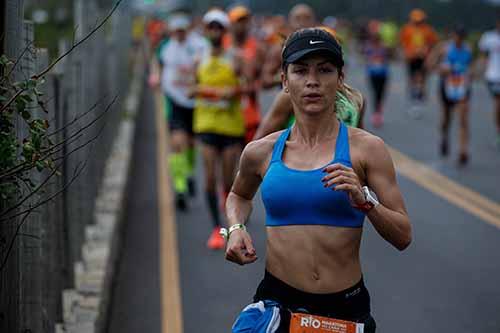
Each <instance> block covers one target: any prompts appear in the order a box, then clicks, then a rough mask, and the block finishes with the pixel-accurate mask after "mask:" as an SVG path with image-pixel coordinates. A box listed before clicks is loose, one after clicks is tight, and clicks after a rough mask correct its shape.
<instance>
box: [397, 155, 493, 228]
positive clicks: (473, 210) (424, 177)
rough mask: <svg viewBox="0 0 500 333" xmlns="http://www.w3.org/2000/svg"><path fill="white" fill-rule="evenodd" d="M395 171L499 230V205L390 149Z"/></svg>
mask: <svg viewBox="0 0 500 333" xmlns="http://www.w3.org/2000/svg"><path fill="white" fill-rule="evenodd" d="M389 151H390V153H391V155H392V159H393V161H394V164H395V166H396V169H397V170H398V172H399V173H401V174H402V175H403V176H405V177H406V178H408V179H410V180H412V181H413V182H415V183H417V184H418V185H420V186H422V187H423V188H425V189H427V190H429V191H431V192H433V193H434V194H436V195H438V196H440V197H442V198H444V199H446V200H448V201H449V202H451V203H453V204H455V205H456V206H458V207H460V208H462V209H463V210H465V211H467V212H469V213H470V214H472V215H474V216H476V217H478V218H480V219H482V220H484V221H486V222H488V223H489V224H491V225H493V226H496V227H497V228H500V204H499V203H497V202H495V201H492V200H490V199H487V198H485V197H484V196H482V195H481V194H479V193H477V192H475V191H473V190H471V189H469V188H467V187H465V186H463V185H460V184H458V183H456V182H454V181H453V180H451V179H449V178H447V177H445V176H443V175H442V174H440V173H439V172H437V171H435V170H433V169H432V168H430V167H428V166H426V165H424V164H422V163H420V162H417V161H415V160H413V159H411V158H410V157H408V156H406V155H404V154H403V153H401V152H399V151H397V150H395V149H393V148H390V147H389Z"/></svg>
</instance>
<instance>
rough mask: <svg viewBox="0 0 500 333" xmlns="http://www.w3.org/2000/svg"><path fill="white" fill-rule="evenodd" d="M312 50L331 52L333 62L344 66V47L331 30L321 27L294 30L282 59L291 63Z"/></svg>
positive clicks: (284, 62) (286, 62) (285, 62)
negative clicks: (327, 30)
mask: <svg viewBox="0 0 500 333" xmlns="http://www.w3.org/2000/svg"><path fill="white" fill-rule="evenodd" d="M312 52H324V53H326V54H331V56H332V62H333V63H334V64H335V65H336V66H338V67H343V66H344V59H343V57H342V47H341V46H340V44H339V43H338V42H337V40H336V39H335V37H333V36H332V35H331V34H330V33H329V32H326V31H324V30H323V29H319V28H307V29H301V30H298V31H296V32H294V33H293V34H292V35H291V36H290V37H289V38H288V40H287V41H286V44H285V47H284V48H283V52H282V54H281V59H282V62H283V65H284V64H290V63H293V62H296V61H297V60H299V59H300V58H302V57H304V56H305V55H307V54H309V53H312Z"/></svg>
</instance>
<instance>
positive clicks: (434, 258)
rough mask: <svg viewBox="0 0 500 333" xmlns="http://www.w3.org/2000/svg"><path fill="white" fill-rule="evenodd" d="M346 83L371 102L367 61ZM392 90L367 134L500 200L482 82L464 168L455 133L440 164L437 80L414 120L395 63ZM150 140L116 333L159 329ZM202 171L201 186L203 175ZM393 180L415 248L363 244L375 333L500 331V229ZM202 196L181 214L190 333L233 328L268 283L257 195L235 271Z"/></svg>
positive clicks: (139, 166)
mask: <svg viewBox="0 0 500 333" xmlns="http://www.w3.org/2000/svg"><path fill="white" fill-rule="evenodd" d="M347 78H348V79H347V81H348V82H350V83H352V84H353V85H354V86H355V87H359V88H361V90H362V91H363V93H364V94H365V95H366V96H369V92H368V90H367V89H366V83H365V78H364V72H363V69H362V65H361V64H360V63H357V62H354V63H350V66H349V68H348V72H347ZM390 85H391V86H390V93H389V96H388V100H387V104H386V112H385V114H386V123H385V125H384V127H383V128H381V129H376V130H374V129H372V128H371V127H370V126H369V122H366V124H367V125H368V126H367V128H368V130H370V131H372V132H373V133H375V134H376V135H379V136H381V137H382V138H383V139H384V140H385V141H386V143H387V144H389V145H390V146H392V147H394V148H396V149H397V150H399V151H401V152H403V153H404V154H406V155H408V156H410V157H411V158H413V159H415V160H417V161H420V162H422V163H424V164H425V165H427V166H430V167H431V168H432V169H433V170H436V171H438V172H440V173H442V174H443V175H445V176H447V177H449V178H450V179H451V180H454V181H456V182H457V183H459V184H461V185H464V186H466V187H468V188H471V189H473V190H475V191H477V192H479V193H481V194H482V195H483V196H485V197H487V198H489V199H491V200H493V201H495V202H497V203H498V202H500V190H498V185H499V184H500V181H499V176H498V170H499V167H500V151H498V150H497V148H495V146H494V138H495V137H494V134H495V129H494V123H493V114H492V104H491V103H492V102H491V100H490V97H489V95H488V92H487V90H486V88H485V86H484V84H482V83H478V84H476V85H475V86H474V90H473V96H472V110H471V147H472V149H471V161H470V164H469V165H468V166H467V167H466V168H462V169H460V168H457V166H456V160H455V158H456V142H457V138H458V136H457V132H456V126H454V127H453V129H452V133H451V134H452V135H451V139H452V144H453V146H452V150H451V155H450V157H449V158H448V159H441V158H440V157H439V155H438V146H437V143H438V131H437V130H438V116H439V111H438V110H439V109H438V104H437V98H436V91H437V86H436V80H435V79H434V78H433V79H432V80H431V81H430V82H429V93H430V98H429V101H428V104H427V106H426V110H425V112H424V116H423V118H422V119H419V120H414V119H412V118H410V117H409V116H408V115H407V113H406V112H405V110H406V109H407V108H408V104H407V102H406V98H405V73H404V69H403V68H402V67H401V66H393V70H392V78H391V81H390ZM271 97H272V94H266V96H263V98H262V101H263V105H268V104H269V103H270V98H271ZM149 109H150V110H151V112H152V105H151V103H150V101H148V99H146V101H145V103H144V104H143V111H142V113H143V114H146V113H147V112H146V111H145V110H149ZM369 112H370V111H369ZM368 119H369V118H367V120H368ZM148 121H149V125H147V126H151V127H150V128H153V126H154V125H153V124H152V120H151V119H150V120H148ZM144 124H146V121H145V120H144V121H143V125H141V126H143V127H144V128H147V127H146V125H144ZM152 133H153V134H154V130H150V131H148V130H147V129H146V130H145V129H143V130H140V131H139V133H138V142H139V145H140V147H142V148H137V149H136V154H138V156H139V157H138V158H136V168H135V171H136V172H137V173H136V174H135V176H134V180H133V181H134V184H136V185H135V186H136V187H135V190H134V193H131V200H130V202H131V204H130V209H131V212H132V213H131V214H129V219H128V221H127V231H126V232H127V237H126V240H125V243H124V249H123V255H124V259H123V262H122V269H121V270H120V272H121V273H120V274H121V275H120V277H119V280H118V281H119V282H118V288H117V290H118V292H117V293H116V298H115V304H116V306H115V307H116V308H115V311H114V315H115V316H114V318H115V320H114V323H113V325H112V328H113V329H112V330H111V332H113V333H114V332H138V331H142V332H159V331H160V328H159V327H160V326H159V321H160V318H159V316H160V313H161V312H160V309H159V304H160V302H159V295H160V292H159V284H160V279H159V277H158V276H156V275H155V274H158V272H159V269H158V267H154V265H157V264H158V262H159V260H158V253H155V252H154V251H155V250H157V249H158V244H157V242H158V239H157V238H158V235H157V225H155V223H154V222H155V213H156V212H154V209H155V207H156V205H155V203H154V200H155V198H156V185H155V183H154V177H155V175H156V173H155V172H154V160H155V157H154V153H155V149H154V147H152V146H154V140H153V136H154V135H153V134H152ZM198 175H199V177H198V184H199V186H198V187H199V188H200V187H201V183H202V177H203V175H202V173H201V171H200V172H199V173H198ZM398 181H399V184H400V186H401V189H402V192H403V194H404V198H405V201H406V205H407V208H408V211H409V215H410V218H411V222H412V225H413V232H414V236H413V243H412V245H411V246H410V247H409V248H408V249H407V250H406V251H404V252H399V251H397V250H396V249H394V248H392V247H391V246H390V245H389V244H388V243H386V242H385V241H384V240H383V239H382V238H381V237H380V236H378V234H377V233H376V232H375V231H374V229H373V227H371V225H370V223H369V222H368V221H367V222H366V223H365V230H364V235H363V236H364V238H363V242H362V251H361V256H362V265H363V271H364V276H365V282H366V284H367V286H368V289H369V291H370V293H371V296H372V309H373V315H374V317H375V319H376V320H377V325H378V329H377V331H378V332H384V333H396V332H407V333H413V332H415V333H417V332H419V333H421V332H429V333H431V332H436V333H437V332H440V333H441V332H500V316H499V314H500V288H499V287H498V286H497V283H496V282H495V281H498V276H500V230H499V229H498V228H497V227H494V226H492V225H490V224H487V223H486V222H485V221H484V220H481V219H480V218H478V217H476V216H474V215H470V214H469V213H467V212H466V211H465V210H464V209H463V208H462V207H458V206H456V205H454V204H452V203H451V202H449V201H448V200H446V199H445V198H443V197H442V196H438V195H436V194H435V193H433V192H430V191H428V190H426V189H425V188H422V187H421V186H420V185H417V184H416V183H414V182H412V181H410V180H409V179H407V178H405V177H403V176H401V175H398ZM133 188H134V187H133ZM200 194H201V193H198V196H196V197H195V198H193V200H192V201H191V202H190V207H189V208H190V209H189V210H188V211H187V212H178V213H177V215H176V219H177V221H176V223H177V230H178V235H177V237H178V243H179V246H178V252H179V259H180V278H181V289H182V301H183V315H184V328H185V330H184V332H186V333H198V332H214V333H215V332H230V327H231V325H232V322H233V320H234V318H235V317H236V316H237V314H238V313H239V311H240V310H241V309H242V308H243V307H244V306H245V305H246V304H248V303H249V302H251V299H252V296H253V293H254V291H255V288H256V286H257V284H258V283H259V281H260V279H261V278H262V276H263V272H264V260H265V228H264V211H263V206H262V203H261V200H260V193H259V194H258V195H257V196H256V199H255V205H254V212H253V214H252V216H251V220H250V223H249V231H250V233H251V235H252V237H253V240H254V243H255V247H256V250H257V253H258V255H259V260H258V261H257V262H256V263H255V264H252V265H249V266H245V267H240V266H236V265H234V264H231V263H229V262H226V261H224V259H223V253H222V252H220V251H216V252H214V251H209V250H208V249H207V248H206V245H205V242H206V239H207V238H208V236H209V234H210V231H211V224H210V219H209V214H208V210H207V208H206V206H205V202H204V200H203V195H200ZM141 251H142V252H141ZM139 272H140V276H138V274H139ZM166 287H168V286H166ZM166 311H168V309H166ZM157 323H158V325H157ZM140 325H143V326H140ZM139 327H142V328H141V329H138V328H139ZM135 328H137V329H135Z"/></svg>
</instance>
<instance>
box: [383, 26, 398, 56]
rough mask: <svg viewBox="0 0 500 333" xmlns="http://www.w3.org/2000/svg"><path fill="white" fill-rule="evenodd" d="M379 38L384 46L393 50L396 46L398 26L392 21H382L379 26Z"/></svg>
mask: <svg viewBox="0 0 500 333" xmlns="http://www.w3.org/2000/svg"><path fill="white" fill-rule="evenodd" d="M379 34H380V39H381V40H382V44H384V46H385V47H387V48H388V49H390V50H391V52H394V50H396V48H397V46H398V26H397V25H396V23H394V22H390V21H387V22H382V23H381V24H380V27H379Z"/></svg>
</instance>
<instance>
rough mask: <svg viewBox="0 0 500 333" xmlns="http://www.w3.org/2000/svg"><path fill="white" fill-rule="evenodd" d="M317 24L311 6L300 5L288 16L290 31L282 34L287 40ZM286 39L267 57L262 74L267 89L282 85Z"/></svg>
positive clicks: (274, 47)
mask: <svg viewBox="0 0 500 333" xmlns="http://www.w3.org/2000/svg"><path fill="white" fill-rule="evenodd" d="M315 24H316V15H315V14H314V11H313V9H312V8H311V6H309V5H306V4H303V3H300V4H297V5H295V6H294V7H292V9H291V10H290V13H289V15H288V29H287V30H286V31H283V32H282V33H283V34H284V35H285V36H284V38H286V37H288V35H289V34H291V33H292V32H294V31H296V30H298V29H302V28H310V27H312V26H314V25H315ZM284 38H283V39H281V40H280V42H279V43H275V44H274V45H273V46H272V47H271V48H270V50H269V52H268V53H267V55H266V61H265V63H264V67H263V73H262V86H263V88H265V89H268V88H272V87H277V86H280V85H281V75H280V73H281V51H282V49H283V42H284V41H285V39H284Z"/></svg>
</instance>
